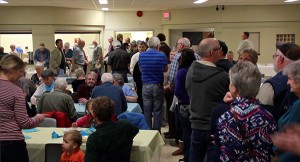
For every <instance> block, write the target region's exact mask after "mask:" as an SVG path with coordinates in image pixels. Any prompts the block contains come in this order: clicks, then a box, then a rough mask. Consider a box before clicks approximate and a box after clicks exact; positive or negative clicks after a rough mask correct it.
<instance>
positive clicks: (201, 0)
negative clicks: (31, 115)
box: [194, 0, 207, 4]
mask: <svg viewBox="0 0 300 162" xmlns="http://www.w3.org/2000/svg"><path fill="white" fill-rule="evenodd" d="M206 1H207V0H197V1H195V2H194V3H196V4H200V3H204V2H206Z"/></svg>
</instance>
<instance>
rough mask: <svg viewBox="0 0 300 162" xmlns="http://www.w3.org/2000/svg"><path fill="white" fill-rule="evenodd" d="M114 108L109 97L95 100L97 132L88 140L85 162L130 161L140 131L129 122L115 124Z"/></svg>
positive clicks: (93, 105) (123, 121)
mask: <svg viewBox="0 0 300 162" xmlns="http://www.w3.org/2000/svg"><path fill="white" fill-rule="evenodd" d="M114 107H115V104H114V102H113V101H112V100H111V99H109V98H108V97H98V98H96V99H94V100H93V104H92V109H93V112H92V113H93V115H94V120H95V124H96V127H95V128H96V132H94V133H92V134H91V135H90V136H89V138H88V140H87V143H86V156H85V161H89V162H90V161H112V162H120V161H130V152H131V147H132V143H133V138H134V137H135V135H136V134H137V133H138V132H139V130H138V128H137V127H135V126H133V125H132V124H131V123H130V122H129V121H127V120H119V121H116V122H113V121H112V120H111V117H112V115H113V112H114Z"/></svg>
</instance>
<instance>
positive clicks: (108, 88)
mask: <svg viewBox="0 0 300 162" xmlns="http://www.w3.org/2000/svg"><path fill="white" fill-rule="evenodd" d="M101 81H102V85H101V86H97V87H95V88H94V89H93V92H92V96H91V98H96V97H100V96H107V97H108V98H110V99H112V100H113V101H114V102H115V110H114V114H115V115H119V114H121V113H122V112H124V111H126V110H127V102H126V99H125V95H124V92H123V90H122V88H121V87H119V86H116V85H113V76H112V74H110V73H104V74H102V77H101Z"/></svg>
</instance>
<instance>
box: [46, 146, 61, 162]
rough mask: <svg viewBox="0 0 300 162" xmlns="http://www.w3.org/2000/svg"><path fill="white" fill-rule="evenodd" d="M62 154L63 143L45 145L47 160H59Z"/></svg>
mask: <svg viewBox="0 0 300 162" xmlns="http://www.w3.org/2000/svg"><path fill="white" fill-rule="evenodd" d="M61 154H62V147H61V144H52V143H51V144H46V145H45V162H59V161H60V157H61Z"/></svg>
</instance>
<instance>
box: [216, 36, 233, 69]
mask: <svg viewBox="0 0 300 162" xmlns="http://www.w3.org/2000/svg"><path fill="white" fill-rule="evenodd" d="M219 44H220V46H221V48H222V50H221V51H220V52H221V58H220V60H219V61H218V62H216V66H217V67H219V68H222V69H223V70H224V71H226V72H227V73H228V72H229V69H230V68H231V67H232V66H233V64H232V63H230V62H229V60H228V59H225V57H226V54H227V52H228V47H227V45H226V43H225V42H223V41H221V40H219Z"/></svg>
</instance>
